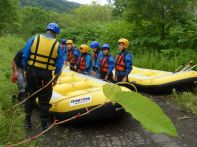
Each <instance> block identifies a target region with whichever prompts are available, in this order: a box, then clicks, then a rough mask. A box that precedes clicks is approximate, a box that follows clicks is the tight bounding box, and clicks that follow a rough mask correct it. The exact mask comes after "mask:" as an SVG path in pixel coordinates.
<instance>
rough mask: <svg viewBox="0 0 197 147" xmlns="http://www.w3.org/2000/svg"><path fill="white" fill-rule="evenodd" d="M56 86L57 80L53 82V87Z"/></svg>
mask: <svg viewBox="0 0 197 147" xmlns="http://www.w3.org/2000/svg"><path fill="white" fill-rule="evenodd" d="M56 84H57V80H56V79H55V80H53V82H52V86H53V87H54V86H55V85H56Z"/></svg>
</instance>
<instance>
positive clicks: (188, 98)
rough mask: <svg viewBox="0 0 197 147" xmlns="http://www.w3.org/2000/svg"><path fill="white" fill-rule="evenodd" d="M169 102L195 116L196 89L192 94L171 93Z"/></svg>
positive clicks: (196, 112) (196, 104) (196, 105)
mask: <svg viewBox="0 0 197 147" xmlns="http://www.w3.org/2000/svg"><path fill="white" fill-rule="evenodd" d="M171 102H173V103H175V104H176V105H177V106H178V107H179V108H180V109H181V110H183V111H185V112H189V113H193V114H195V115H197V89H195V90H194V92H193V93H192V92H181V93H177V92H176V91H174V92H173V94H172V98H171Z"/></svg>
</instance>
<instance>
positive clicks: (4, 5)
mask: <svg viewBox="0 0 197 147" xmlns="http://www.w3.org/2000/svg"><path fill="white" fill-rule="evenodd" d="M17 6H18V0H1V1H0V35H1V34H3V33H7V32H8V30H9V29H10V28H12V27H14V26H15V22H16V20H17Z"/></svg>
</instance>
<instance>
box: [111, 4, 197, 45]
mask: <svg viewBox="0 0 197 147" xmlns="http://www.w3.org/2000/svg"><path fill="white" fill-rule="evenodd" d="M194 4H196V2H195V1H194V0H174V1H172V0H160V1H158V0H129V1H127V2H125V1H123V0H115V2H114V5H115V9H114V10H113V12H114V14H115V15H116V16H123V17H124V19H126V20H127V21H128V22H130V23H132V24H134V25H135V27H136V33H137V34H135V36H141V37H149V39H150V40H151V37H153V38H152V40H151V42H155V41H156V42H158V43H159V44H160V45H161V46H163V47H167V46H166V45H169V44H168V43H167V42H166V40H168V38H169V31H170V29H171V28H173V27H177V26H180V27H182V28H184V27H185V26H186V25H187V24H188V21H189V20H190V19H191V18H192V17H193V14H194V13H195V8H193V7H194V6H195V5H194ZM192 6H193V7H192ZM160 45H159V46H160Z"/></svg>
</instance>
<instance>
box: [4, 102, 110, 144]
mask: <svg viewBox="0 0 197 147" xmlns="http://www.w3.org/2000/svg"><path fill="white" fill-rule="evenodd" d="M105 104H106V103H104V104H101V105H98V106H96V107H94V108H92V109H91V110H89V109H88V108H86V112H84V113H82V114H80V113H78V114H77V115H74V116H73V117H71V118H67V119H65V120H63V121H58V120H56V119H54V122H53V123H52V124H51V125H50V126H49V127H48V128H47V129H45V130H44V131H42V132H40V133H39V134H37V135H35V136H32V137H30V138H27V139H25V140H23V141H20V142H18V143H15V144H10V145H9V144H8V145H4V146H3V147H16V146H19V145H22V144H25V143H28V142H31V141H34V140H36V139H38V138H39V137H40V136H42V135H43V134H45V133H46V132H48V131H49V130H51V129H52V128H54V127H55V126H56V125H61V124H64V123H67V122H69V121H72V120H75V119H78V118H80V117H83V116H85V115H88V114H89V113H91V112H93V111H94V110H97V109H99V108H101V107H102V106H104V105H105Z"/></svg>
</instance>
